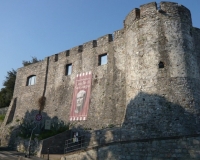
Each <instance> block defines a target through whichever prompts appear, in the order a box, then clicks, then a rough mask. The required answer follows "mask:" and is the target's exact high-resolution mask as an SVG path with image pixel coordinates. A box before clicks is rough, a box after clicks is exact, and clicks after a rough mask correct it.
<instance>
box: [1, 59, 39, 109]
mask: <svg viewBox="0 0 200 160" xmlns="http://www.w3.org/2000/svg"><path fill="white" fill-rule="evenodd" d="M39 61H40V60H38V59H37V58H36V57H32V60H31V61H22V64H23V66H28V65H30V64H33V63H37V62H39ZM16 74H17V71H16V70H14V69H12V70H11V71H8V72H7V76H6V79H5V80H4V82H3V86H4V87H3V88H2V89H1V90H0V108H3V107H8V106H9V104H10V102H11V99H12V96H13V92H14V87H15V80H16Z"/></svg>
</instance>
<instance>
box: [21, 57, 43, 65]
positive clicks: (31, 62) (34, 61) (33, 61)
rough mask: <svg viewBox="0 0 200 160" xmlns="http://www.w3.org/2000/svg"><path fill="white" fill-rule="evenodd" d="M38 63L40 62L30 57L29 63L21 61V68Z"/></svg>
mask: <svg viewBox="0 0 200 160" xmlns="http://www.w3.org/2000/svg"><path fill="white" fill-rule="evenodd" d="M39 61H41V60H38V59H37V58H36V57H32V60H31V61H22V64H23V66H28V65H30V64H33V63H37V62H39Z"/></svg>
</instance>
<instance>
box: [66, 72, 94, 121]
mask: <svg viewBox="0 0 200 160" xmlns="http://www.w3.org/2000/svg"><path fill="white" fill-rule="evenodd" d="M91 84H92V72H86V73H81V74H78V75H77V76H76V78H75V86H74V93H73V99H72V105H71V112H70V121H76V120H86V119H87V113H88V108H89V105H90V93H91Z"/></svg>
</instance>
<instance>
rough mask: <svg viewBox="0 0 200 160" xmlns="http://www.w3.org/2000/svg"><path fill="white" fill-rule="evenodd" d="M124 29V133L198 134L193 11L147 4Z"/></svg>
mask: <svg viewBox="0 0 200 160" xmlns="http://www.w3.org/2000/svg"><path fill="white" fill-rule="evenodd" d="M125 29H126V32H125V37H126V54H127V56H126V62H127V66H126V103H127V111H126V118H125V120H124V126H125V128H127V129H131V128H132V129H133V128H134V129H135V132H134V134H135V135H136V136H139V137H143V138H144V137H148V138H150V137H152V136H153V137H154V136H156V137H159V136H169V135H173V136H177V135H188V134H196V133H198V132H199V131H200V127H199V117H198V115H199V111H200V106H199V102H200V101H199V98H198V97H199V89H200V85H199V66H198V65H199V64H198V54H199V50H197V49H195V45H194V44H195V38H194V37H193V30H194V28H193V27H192V22H191V15H190V11H189V10H188V9H187V8H185V7H184V6H182V5H179V4H177V3H172V2H161V3H160V6H157V4H156V3H155V2H153V3H149V4H145V5H142V6H140V9H134V10H132V11H131V12H130V13H129V14H128V16H127V17H126V19H125Z"/></svg>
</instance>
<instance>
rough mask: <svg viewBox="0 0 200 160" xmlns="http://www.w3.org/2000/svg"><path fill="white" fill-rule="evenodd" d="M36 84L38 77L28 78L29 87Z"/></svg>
mask: <svg viewBox="0 0 200 160" xmlns="http://www.w3.org/2000/svg"><path fill="white" fill-rule="evenodd" d="M35 83H36V76H35V75H32V76H29V77H28V78H27V84H26V85H27V86H32V85H34V84H35Z"/></svg>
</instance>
